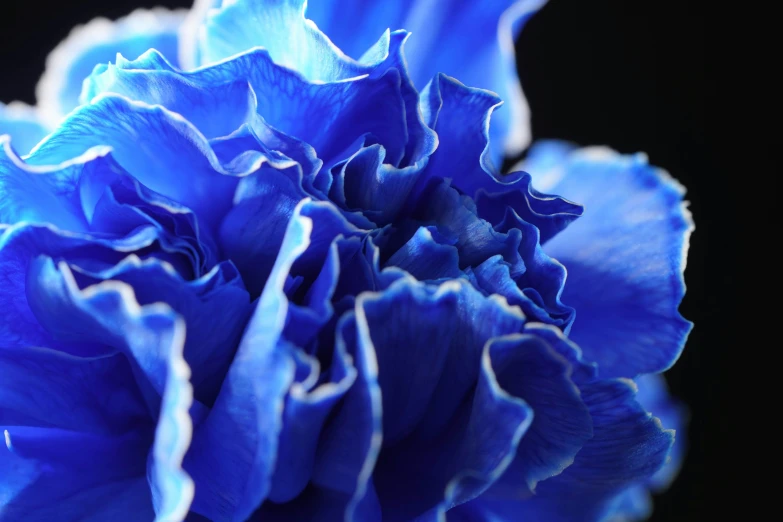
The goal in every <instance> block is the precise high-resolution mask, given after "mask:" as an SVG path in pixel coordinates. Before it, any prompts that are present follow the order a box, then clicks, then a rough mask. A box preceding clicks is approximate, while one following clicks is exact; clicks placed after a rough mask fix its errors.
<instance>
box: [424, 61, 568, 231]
mask: <svg viewBox="0 0 783 522" xmlns="http://www.w3.org/2000/svg"><path fill="white" fill-rule="evenodd" d="M499 103H500V99H499V98H498V97H497V96H496V95H495V94H493V93H491V92H488V91H485V90H482V89H476V88H471V87H466V86H465V85H463V84H461V83H460V82H458V81H456V80H454V79H453V78H449V77H448V76H444V75H442V74H440V75H438V76H436V77H435V78H433V80H432V82H430V83H429V84H428V85H427V87H426V88H425V89H424V91H423V92H422V93H421V96H420V107H421V110H422V112H423V114H424V118H425V121H427V124H428V125H430V126H431V127H432V128H433V129H435V131H436V132H438V136H439V144H438V150H436V151H435V153H434V154H433V155H432V157H431V158H430V161H429V163H428V165H427V167H426V169H425V170H424V173H423V175H422V178H421V182H420V183H423V182H425V181H426V180H428V179H430V178H433V177H441V178H451V179H452V183H453V184H454V186H455V187H457V188H458V189H459V190H460V191H462V192H463V193H465V194H467V195H469V196H476V204H477V208H478V212H479V215H480V216H481V217H482V218H483V219H486V220H487V221H489V222H490V223H492V224H493V225H497V224H498V223H500V222H501V221H502V220H503V218H504V215H505V214H506V213H507V211H508V209H512V210H513V211H514V212H515V213H516V214H518V215H519V216H520V217H521V218H522V219H523V220H525V221H526V222H528V223H530V224H532V225H535V226H536V227H537V228H538V229H539V230H540V231H541V242H542V243H543V242H545V241H547V240H548V239H549V238H550V237H552V236H554V235H555V234H556V233H557V232H559V231H560V230H562V229H564V228H565V227H566V226H568V224H569V223H571V222H572V221H573V220H574V219H576V218H577V217H579V216H580V215H581V213H582V208H581V207H580V206H579V205H576V204H574V203H571V202H570V201H566V200H564V199H562V198H560V197H557V196H551V195H547V194H542V193H540V192H538V191H537V190H535V189H533V187H532V186H531V184H530V176H528V175H526V174H525V173H524V172H513V173H511V174H506V175H501V174H500V171H499V165H497V164H496V162H495V161H494V160H493V159H492V158H491V155H490V141H489V134H488V132H489V123H490V116H491V115H492V114H493V111H494V109H495V108H496V107H497V106H498V104H499Z"/></svg>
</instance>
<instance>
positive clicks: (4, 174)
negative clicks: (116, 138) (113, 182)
mask: <svg viewBox="0 0 783 522" xmlns="http://www.w3.org/2000/svg"><path fill="white" fill-rule="evenodd" d="M0 147H2V150H0V223H7V224H14V223H18V222H23V221H24V222H31V223H39V224H47V223H51V224H52V225H55V226H57V227H59V228H61V229H63V230H69V231H72V232H85V231H87V230H88V229H89V224H88V223H87V218H86V216H85V215H84V210H83V208H82V197H81V190H80V185H81V182H82V180H83V179H84V180H85V183H89V180H88V179H87V178H104V177H106V175H111V174H113V173H114V172H113V161H112V160H111V158H110V157H109V156H108V155H109V152H110V149H109V148H108V147H95V148H92V149H89V150H87V151H86V152H84V153H83V154H82V155H81V156H79V157H75V158H73V159H71V160H70V161H66V162H63V163H60V164H59V165H53V166H44V167H36V166H33V165H28V164H26V163H25V162H23V161H22V160H21V159H20V158H19V157H18V156H17V155H16V153H15V152H14V151H13V150H12V149H11V143H10V140H9V139H8V136H2V137H0Z"/></svg>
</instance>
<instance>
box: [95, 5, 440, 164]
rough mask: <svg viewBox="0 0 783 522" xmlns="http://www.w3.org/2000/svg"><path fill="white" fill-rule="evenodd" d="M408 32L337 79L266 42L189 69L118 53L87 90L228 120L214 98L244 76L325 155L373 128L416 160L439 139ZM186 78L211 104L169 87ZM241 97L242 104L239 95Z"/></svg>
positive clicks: (398, 156)
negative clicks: (421, 101) (283, 58)
mask: <svg viewBox="0 0 783 522" xmlns="http://www.w3.org/2000/svg"><path fill="white" fill-rule="evenodd" d="M235 5H239V3H236V4H232V8H233V6H235ZM406 38H407V33H405V32H395V33H392V34H389V35H386V39H385V41H386V42H387V48H388V50H387V52H385V53H384V54H383V56H382V59H381V60H380V61H379V62H378V63H376V64H374V65H373V66H372V67H369V68H367V70H366V71H365V73H364V74H362V75H360V76H357V77H354V78H350V79H345V80H340V81H330V82H323V81H317V82H312V81H309V80H308V79H307V78H305V77H304V76H302V75H301V74H299V73H298V72H296V71H294V70H291V69H289V68H287V67H283V66H281V65H278V64H277V63H275V61H274V60H273V59H272V56H270V52H269V51H268V50H267V49H262V48H253V49H250V50H247V51H246V52H244V53H243V54H240V55H238V56H235V57H234V58H233V59H231V60H228V61H224V62H218V63H216V64H214V65H211V66H205V67H203V68H199V69H196V70H194V71H189V72H181V71H177V70H176V68H174V67H173V66H171V65H170V64H168V63H167V62H166V60H165V59H162V58H161V57H160V56H159V55H158V54H157V53H153V52H151V53H148V54H147V55H145V56H143V57H141V58H140V59H139V60H135V61H133V62H128V61H127V60H118V61H117V63H116V64H115V65H113V66H112V65H109V66H99V67H97V68H96V70H95V73H94V74H93V76H92V77H91V78H90V79H89V80H88V82H87V84H86V87H85V93H88V94H89V95H90V96H95V95H96V94H98V93H101V92H125V91H128V95H129V96H131V97H132V98H137V97H138V98H142V99H148V100H151V101H154V102H155V103H163V104H164V105H165V106H167V107H169V105H170V106H171V107H170V108H172V110H175V111H176V110H181V111H183V113H185V114H192V115H194V118H196V117H199V118H200V119H202V120H203V119H205V117H201V116H204V115H206V114H211V117H212V118H213V119H216V120H217V121H225V120H226V119H227V116H225V115H224V108H223V107H221V106H220V105H219V104H217V103H215V101H216V100H217V99H219V98H221V97H223V98H225V97H226V96H228V94H227V93H228V91H230V89H229V87H231V86H232V85H235V86H236V87H235V90H238V91H241V88H242V84H243V83H247V84H249V85H250V86H251V88H252V90H253V92H254V93H255V95H256V102H257V112H258V113H259V114H260V115H261V116H262V117H263V118H264V120H265V121H266V122H267V123H268V124H269V125H270V126H272V127H273V128H274V129H276V130H277V131H280V132H283V133H285V134H287V135H289V136H293V137H295V138H297V139H300V140H302V141H305V142H307V143H308V144H310V145H311V146H312V147H314V148H315V150H316V151H317V152H318V155H319V157H320V158H321V159H323V160H324V161H326V162H327V163H329V162H330V161H331V163H330V164H334V162H335V161H337V160H338V159H344V158H335V155H338V156H339V154H340V153H341V152H342V151H344V150H346V149H349V147H350V145H351V143H352V142H354V141H356V139H357V138H358V137H360V136H364V135H369V136H373V139H374V140H376V142H378V143H380V144H381V145H383V146H384V147H385V149H386V161H387V162H388V163H390V164H392V165H395V166H400V164H401V162H402V163H404V165H401V166H407V165H414V164H418V163H420V162H421V161H422V159H423V158H426V156H428V155H429V154H431V153H432V151H433V150H434V148H435V146H436V143H437V139H436V137H435V134H434V133H433V131H432V130H431V129H429V128H428V127H427V126H426V125H425V124H424V122H423V121H422V118H421V115H420V114H419V111H418V107H417V103H418V98H417V94H416V91H415V89H414V88H413V85H412V84H411V83H410V80H408V78H407V76H406V70H405V63H404V59H403V58H402V46H403V43H404V41H405V39H406ZM183 85H184V91H185V93H186V94H185V96H184V98H196V99H200V100H203V101H204V102H205V103H206V105H205V106H204V107H198V108H194V107H188V104H185V103H182V101H181V100H178V99H177V98H176V97H173V96H171V95H169V94H167V93H169V92H179V91H177V90H176V88H178V87H181V86H183ZM162 86H166V88H162ZM153 87H154V88H153ZM201 91H206V93H215V94H214V95H209V94H205V93H202V92H201ZM210 96H212V97H214V98H215V99H210ZM237 100H238V101H237V103H239V104H240V106H242V105H241V104H242V103H243V100H242V97H241V96H239V97H238V98H237ZM245 112H246V111H244V110H243V111H242V112H240V113H239V114H237V115H236V116H243V115H244V114H245ZM316 122H317V124H316ZM324 126H327V127H329V128H331V129H333V130H332V131H330V130H329V129H328V128H326V129H325V128H324Z"/></svg>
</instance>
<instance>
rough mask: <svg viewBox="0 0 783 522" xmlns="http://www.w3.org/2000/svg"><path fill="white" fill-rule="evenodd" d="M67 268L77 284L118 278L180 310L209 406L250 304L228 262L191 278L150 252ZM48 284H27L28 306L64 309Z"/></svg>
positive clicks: (197, 382)
mask: <svg viewBox="0 0 783 522" xmlns="http://www.w3.org/2000/svg"><path fill="white" fill-rule="evenodd" d="M72 269H73V270H74V275H75V277H77V278H78V280H79V282H80V284H81V285H82V286H84V285H92V284H97V283H99V282H101V281H107V280H112V281H120V282H123V283H125V284H128V285H130V287H132V288H133V289H134V292H135V294H136V300H137V301H138V303H139V304H140V305H142V306H144V305H147V304H152V303H156V302H165V303H166V304H167V305H168V306H170V307H171V308H172V309H173V310H174V311H175V312H176V313H177V314H179V315H180V316H181V317H182V319H183V320H184V321H185V323H186V324H187V326H188V336H187V340H186V342H185V348H184V356H185V360H186V361H187V363H188V365H189V366H190V368H191V373H192V376H191V379H190V381H191V384H192V385H193V388H194V391H195V397H196V399H198V400H199V401H200V402H202V403H203V404H205V405H208V406H209V405H211V404H212V403H213V402H214V400H215V397H216V396H217V392H218V390H219V388H220V384H221V383H222V381H223V377H224V376H225V374H226V371H227V370H228V367H229V366H230V364H231V360H232V358H233V355H234V350H235V347H236V346H237V344H238V343H239V338H240V336H241V335H242V332H243V330H244V328H245V324H246V323H247V319H248V317H249V315H250V310H251V306H250V298H249V295H248V293H247V291H246V290H245V287H244V284H243V283H242V279H241V277H240V276H239V273H238V272H237V270H236V268H235V267H234V265H233V264H231V263H230V262H221V263H220V264H218V265H217V266H215V268H214V269H212V270H211V271H210V272H209V273H207V274H205V275H204V276H203V277H200V278H198V279H195V280H192V281H185V280H183V279H182V277H181V276H180V275H179V274H178V273H177V272H176V271H175V270H174V268H173V267H172V266H171V265H170V264H168V263H166V262H165V261H159V260H158V259H156V258H154V257H153V258H149V259H145V260H142V259H140V258H139V257H138V256H137V255H135V254H131V255H130V256H128V257H126V258H125V259H123V260H122V261H121V262H120V263H118V264H117V265H115V266H113V267H112V268H110V269H107V270H102V271H90V270H83V269H80V268H79V267H78V266H73V267H72ZM50 288H51V284H49V285H48V286H44V285H39V287H37V288H28V294H27V295H28V302H29V303H30V306H31V307H32V308H33V309H37V310H42V309H46V308H47V306H48V307H49V308H50V309H57V310H62V309H63V307H62V306H57V303H53V302H52V301H53V299H52V295H51V294H46V290H47V289H50ZM40 301H44V303H41V302H40ZM42 315H43V314H42V313H39V314H38V316H39V317H41V316H42ZM53 330H54V328H53V327H50V328H49V331H50V332H51V331H53ZM60 331H62V327H61V328H60ZM74 337H76V336H74ZM76 338H78V337H76Z"/></svg>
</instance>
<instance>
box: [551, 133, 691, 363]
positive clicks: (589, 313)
mask: <svg viewBox="0 0 783 522" xmlns="http://www.w3.org/2000/svg"><path fill="white" fill-rule="evenodd" d="M561 160H562V161H561V162H560V164H559V165H558V166H557V167H556V169H559V170H560V171H561V174H560V175H559V176H560V178H561V179H560V181H559V182H558V183H557V184H556V185H555V186H554V187H553V190H555V191H556V192H558V193H560V194H563V195H564V196H566V197H568V198H571V199H574V200H576V201H580V202H581V203H584V205H585V208H586V210H585V214H584V216H582V217H581V218H580V219H578V220H577V221H576V222H575V223H573V224H572V225H571V226H569V228H567V229H566V230H565V231H563V232H562V233H560V234H558V235H557V236H555V237H554V238H553V239H552V240H551V241H549V242H548V243H547V244H546V245H545V250H546V252H547V253H548V254H549V255H551V256H552V257H554V258H556V259H557V260H558V261H560V262H561V263H563V265H565V267H566V269H567V270H568V280H567V283H566V285H565V290H564V292H563V301H564V302H565V303H568V304H569V305H570V306H573V307H574V308H575V309H576V310H577V314H578V315H577V317H578V318H577V320H576V321H575V322H574V325H573V327H572V330H571V332H570V337H571V339H572V340H573V341H574V342H576V343H577V344H578V345H579V346H580V347H581V348H582V350H584V353H585V356H586V358H587V359H590V360H593V361H596V362H598V363H599V366H600V372H601V375H602V376H604V377H613V376H625V377H634V376H636V375H638V374H641V373H650V372H658V371H662V370H664V369H666V368H668V367H670V366H671V365H672V364H674V362H675V361H676V360H677V357H678V356H679V354H680V352H681V350H682V348H683V346H684V344H685V339H686V338H687V336H688V333H689V332H690V329H691V323H690V322H688V321H686V320H684V319H683V318H682V316H680V314H679V312H678V311H677V307H678V306H679V304H680V301H681V299H682V297H683V294H684V293H685V284H684V281H683V276H682V273H683V270H684V268H685V262H686V256H687V247H688V238H689V235H690V232H691V231H692V230H693V223H692V221H691V217H690V213H689V212H688V211H687V209H686V208H685V205H684V204H683V202H682V195H683V192H684V190H683V188H682V187H681V186H680V185H678V184H677V183H676V182H675V181H674V180H672V179H671V178H670V177H669V176H668V175H667V174H665V173H663V172H661V171H659V170H657V169H655V168H653V167H650V166H649V165H648V164H647V161H646V159H645V158H644V157H641V156H622V155H619V154H617V153H614V152H612V151H609V150H606V149H599V148H593V149H583V150H580V151H577V152H573V153H571V154H569V155H567V156H565V157H562V158H561ZM539 175H543V174H539Z"/></svg>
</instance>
